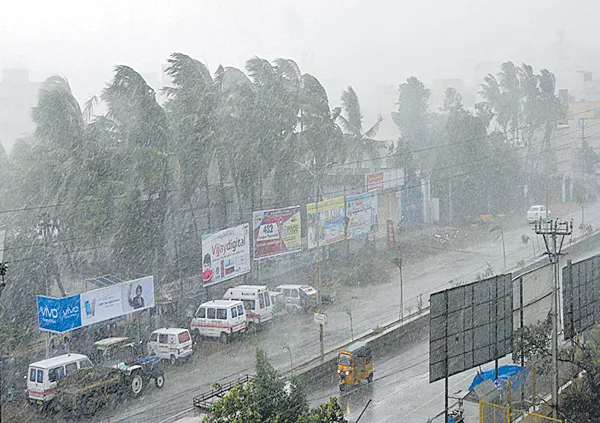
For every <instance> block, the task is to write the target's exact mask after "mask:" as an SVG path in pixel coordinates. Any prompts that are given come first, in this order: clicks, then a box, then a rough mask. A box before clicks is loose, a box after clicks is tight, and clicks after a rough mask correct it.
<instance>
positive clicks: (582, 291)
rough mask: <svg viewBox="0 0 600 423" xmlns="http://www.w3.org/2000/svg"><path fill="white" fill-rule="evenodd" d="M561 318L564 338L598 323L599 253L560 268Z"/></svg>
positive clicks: (568, 337)
mask: <svg viewBox="0 0 600 423" xmlns="http://www.w3.org/2000/svg"><path fill="white" fill-rule="evenodd" d="M562 276H563V290H562V292H563V319H564V333H565V338H566V339H572V338H573V337H575V336H576V335H577V334H580V333H582V332H583V331H585V330H586V329H589V328H591V327H592V326H594V325H595V324H596V323H598V322H600V255H596V256H594V257H590V258H588V259H585V260H582V261H580V262H577V263H569V264H567V266H565V267H563V269H562Z"/></svg>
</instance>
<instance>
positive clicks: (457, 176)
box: [5, 122, 600, 262]
mask: <svg viewBox="0 0 600 423" xmlns="http://www.w3.org/2000/svg"><path fill="white" fill-rule="evenodd" d="M596 125H600V122H599V123H596V124H594V125H592V126H596ZM590 127H591V126H590ZM588 128H589V127H588ZM575 132H579V131H578V130H577V131H575ZM565 135H569V134H562V135H561V136H560V137H563V136H565ZM557 138H558V137H557ZM552 139H553V138H552ZM578 142H579V140H574V141H572V142H570V143H568V144H564V145H562V146H560V147H554V148H550V149H548V150H546V151H552V150H556V149H560V148H564V146H565V145H570V144H574V143H578ZM542 143H545V141H541V142H540V143H538V144H542ZM495 155H496V153H492V154H489V155H487V156H483V157H481V158H479V159H480V160H481V159H489V158H492V157H494V156H495ZM533 156H537V153H531V154H529V155H526V156H523V158H527V157H533ZM468 163H471V161H470V160H469V161H465V162H462V163H455V164H452V165H449V166H444V167H441V168H438V169H436V170H435V171H436V172H437V171H441V170H446V169H451V168H454V167H460V166H463V165H465V164H468ZM471 173H472V172H462V173H460V174H456V175H451V176H447V177H440V178H438V179H431V180H430V182H441V181H446V180H451V179H455V178H461V177H464V176H467V175H469V174H471ZM401 180H403V178H402V177H398V178H392V179H390V180H389V182H397V181H401ZM358 188H364V186H363V185H360V186H357V187H349V188H347V189H346V190H343V189H342V190H338V191H332V192H328V193H327V194H328V195H336V194H344V193H345V192H346V191H353V190H355V189H358ZM411 188H413V186H410V185H408V186H403V187H400V188H398V189H396V192H402V191H405V190H408V189H411ZM302 200H303V199H291V200H288V201H289V202H291V203H295V202H302ZM229 204H234V203H229ZM276 207H280V206H279V204H276V205H270V206H264V208H265V209H268V208H276ZM204 209H206V210H209V206H208V205H204V206H201V207H199V208H197V209H196V210H204ZM249 211H250V210H249ZM250 212H252V211H250ZM122 213H124V212H122ZM173 214H174V213H173ZM200 230H201V231H206V232H210V231H211V229H210V228H201V229H200ZM214 231H216V230H214ZM214 231H213V232H214ZM192 232H194V229H190V230H188V231H184V232H182V233H180V234H189V233H192ZM115 235H116V234H115ZM112 236H114V235H111V237H112ZM95 237H96V236H90V237H81V238H80V239H92V238H95ZM65 242H66V241H65ZM140 242H141V241H135V242H133V243H125V244H124V245H123V246H122V248H124V247H126V246H127V245H137V244H139V243H140ZM16 248H27V246H20V247H8V248H5V250H12V249H16ZM102 248H114V245H112V246H100V247H94V248H88V249H84V250H77V251H76V252H66V253H61V254H59V255H66V254H76V253H78V252H82V251H93V250H97V249H102ZM52 256H53V255H49V257H52ZM33 259H34V258H27V259H21V260H15V262H19V261H27V260H33Z"/></svg>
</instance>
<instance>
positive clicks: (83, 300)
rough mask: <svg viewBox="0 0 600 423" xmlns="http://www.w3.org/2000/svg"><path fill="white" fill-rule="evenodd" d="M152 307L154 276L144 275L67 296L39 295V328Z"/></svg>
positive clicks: (55, 328) (57, 328) (60, 328)
mask: <svg viewBox="0 0 600 423" xmlns="http://www.w3.org/2000/svg"><path fill="white" fill-rule="evenodd" d="M150 307H154V277H153V276H144V277H143V278H139V279H134V280H131V281H127V282H123V283H120V284H116V285H111V286H107V287H104V288H100V289H94V290H93V291H86V292H83V293H81V294H77V295H72V296H70V297H66V298H52V297H44V296H41V295H38V297H37V308H38V324H39V327H40V329H42V330H47V331H49V332H57V333H62V332H67V331H69V330H72V329H76V328H79V327H82V326H88V325H93V324H94V323H99V322H103V321H105V320H109V319H112V318H115V317H119V316H123V315H125V314H129V313H133V312H134V311H141V310H145V309H147V308H150Z"/></svg>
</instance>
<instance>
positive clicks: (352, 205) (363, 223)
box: [346, 192, 377, 239]
mask: <svg viewBox="0 0 600 423" xmlns="http://www.w3.org/2000/svg"><path fill="white" fill-rule="evenodd" d="M346 216H347V217H348V232H347V233H346V238H348V239H354V238H360V237H362V236H365V235H368V234H370V233H373V232H377V194H376V193H374V192H365V193H363V194H358V195H351V196H348V197H346Z"/></svg>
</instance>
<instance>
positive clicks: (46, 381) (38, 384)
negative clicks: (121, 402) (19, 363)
mask: <svg viewBox="0 0 600 423" xmlns="http://www.w3.org/2000/svg"><path fill="white" fill-rule="evenodd" d="M84 367H93V364H92V362H91V361H90V359H89V358H88V357H87V356H86V355H83V354H62V355H59V356H56V357H52V358H48V359H46V360H42V361H36V362H35V363H31V364H30V365H29V371H28V372H27V399H28V400H29V402H30V403H31V404H34V405H36V406H39V407H41V408H46V407H47V406H48V404H49V403H50V401H52V399H54V397H55V396H56V383H57V381H58V380H59V379H61V378H63V377H65V376H66V375H68V374H69V373H71V372H73V371H75V370H77V369H82V368H84Z"/></svg>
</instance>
